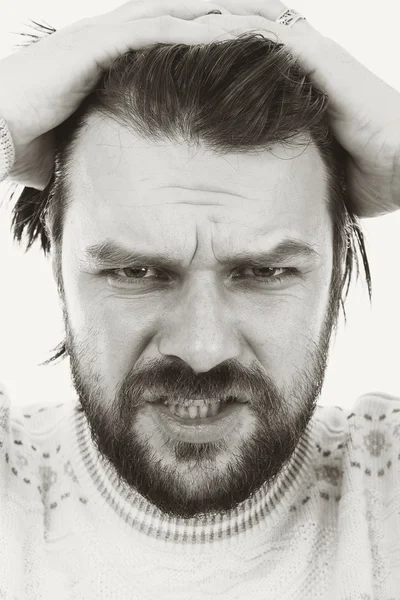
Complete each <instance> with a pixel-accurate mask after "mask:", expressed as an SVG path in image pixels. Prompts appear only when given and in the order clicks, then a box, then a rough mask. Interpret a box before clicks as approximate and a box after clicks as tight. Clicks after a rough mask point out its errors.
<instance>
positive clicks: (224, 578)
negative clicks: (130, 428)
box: [0, 386, 400, 600]
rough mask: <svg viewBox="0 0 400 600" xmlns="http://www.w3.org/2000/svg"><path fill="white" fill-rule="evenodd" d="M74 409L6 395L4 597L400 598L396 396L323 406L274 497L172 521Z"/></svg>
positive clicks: (1, 528)
mask: <svg viewBox="0 0 400 600" xmlns="http://www.w3.org/2000/svg"><path fill="white" fill-rule="evenodd" d="M78 407H79V402H78V400H77V398H74V397H72V398H71V401H68V402H64V403H61V404H54V405H50V406H49V405H40V404H35V405H30V406H27V407H23V408H21V407H14V406H11V405H10V401H9V398H8V395H7V391H6V389H5V387H4V386H0V534H1V544H0V598H2V599H3V598H4V599H6V600H47V599H49V600H50V599H51V600H89V599H90V600H92V599H93V600H103V599H104V600H112V599H115V600H128V599H129V600H205V599H207V598H215V599H218V600H248V599H251V600H267V599H268V600H275V599H276V600H278V599H279V600H284V599H290V600H296V599H301V600H314V599H315V600H316V599H321V600H322V599H323V600H327V599H332V600H400V399H399V398H394V397H391V396H388V395H385V394H370V395H366V396H362V397H361V398H359V399H358V400H357V402H356V403H355V404H354V407H353V409H352V410H350V411H347V410H344V409H342V408H340V407H339V406H329V407H327V406H321V405H318V407H317V410H316V412H315V414H314V417H313V419H312V420H311V421H310V423H309V425H308V427H307V430H306V432H305V434H304V436H303V437H302V439H301V441H300V443H299V445H298V447H297V449H296V451H295V453H294V455H293V457H292V459H291V460H290V461H289V462H288V463H287V464H286V466H285V468H284V469H283V471H282V472H281V474H280V476H279V477H278V478H277V479H276V481H275V483H274V484H273V485H272V487H268V489H264V488H261V489H260V490H259V492H258V493H256V494H255V495H254V496H253V497H252V498H249V499H247V500H245V501H244V502H243V503H242V504H241V505H239V507H238V508H236V509H235V510H233V511H231V512H230V513H228V514H225V515H223V516H222V515H221V516H215V517H213V518H208V519H207V520H203V521H201V520H200V519H196V518H194V519H187V520H185V519H179V518H177V519H172V518H170V517H169V516H167V515H165V514H163V513H161V512H160V511H159V509H158V508H156V507H155V506H153V505H152V504H150V503H149V502H148V501H147V500H146V499H145V498H144V497H142V496H141V495H139V494H138V493H137V492H136V491H135V490H133V489H130V488H128V487H127V486H126V487H125V485H126V484H124V483H123V482H120V483H118V481H117V478H116V473H115V472H114V471H113V468H112V467H111V466H110V464H109V463H106V462H105V459H104V458H102V457H101V455H100V454H99V453H98V450H97V449H96V447H95V445H94V444H93V442H92V441H91V436H90V430H89V426H88V423H87V421H86V417H85V415H84V413H82V412H79V411H78V410H77V408H78Z"/></svg>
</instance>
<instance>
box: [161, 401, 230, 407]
mask: <svg viewBox="0 0 400 600" xmlns="http://www.w3.org/2000/svg"><path fill="white" fill-rule="evenodd" d="M219 403H220V400H208V401H206V400H194V401H193V402H191V401H190V400H187V401H185V402H184V403H183V406H208V405H209V404H219ZM164 404H179V402H177V401H173V400H166V401H165V402H164Z"/></svg>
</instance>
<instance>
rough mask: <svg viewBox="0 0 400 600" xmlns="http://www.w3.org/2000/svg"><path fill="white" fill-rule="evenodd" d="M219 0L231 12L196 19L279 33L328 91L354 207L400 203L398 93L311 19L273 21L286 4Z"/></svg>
mask: <svg viewBox="0 0 400 600" xmlns="http://www.w3.org/2000/svg"><path fill="white" fill-rule="evenodd" d="M219 4H220V6H223V7H224V8H225V9H227V11H228V14H222V15H210V16H203V17H199V18H197V19H196V21H197V22H200V23H204V24H210V25H214V24H215V26H217V25H218V26H219V27H221V28H223V29H224V30H225V31H229V32H231V33H233V32H234V30H236V31H235V33H237V34H239V33H244V32H245V31H254V32H255V33H262V34H263V35H264V36H265V37H268V38H270V39H273V40H277V38H278V40H277V41H280V42H282V43H284V44H285V45H286V46H287V47H288V50H289V51H290V53H291V54H292V55H293V56H294V57H295V58H296V59H297V60H298V61H299V63H300V64H301V66H302V67H303V68H304V69H305V70H306V72H307V73H308V74H309V76H310V78H311V80H312V81H313V83H314V84H315V85H316V86H317V87H318V88H319V89H320V90H322V91H323V92H325V93H326V94H327V95H328V98H329V107H328V115H329V118H330V124H331V127H332V130H333V133H334V135H335V137H336V139H337V140H338V142H339V143H340V144H341V146H342V147H343V148H345V150H346V151H347V152H348V154H349V156H348V162H347V182H348V186H349V193H350V198H351V201H352V209H353V210H354V211H355V213H356V214H357V215H358V216H360V217H372V216H377V215H382V214H385V213H388V212H392V211H394V210H397V209H398V208H400V94H399V93H398V92H397V91H395V90H394V89H393V88H391V87H390V86H389V85H387V84H386V83H384V82H383V81H382V80H381V79H379V78H378V77H376V76H375V75H374V74H373V73H371V72H370V71H369V70H368V69H367V68H366V67H364V66H363V65H362V64H360V63H359V62H358V61H357V60H356V59H355V58H354V57H352V56H351V55H350V54H349V53H348V52H347V51H346V50H344V48H342V47H341V46H339V45H338V44H337V43H336V42H334V41H333V40H331V39H329V38H326V37H324V36H323V35H322V34H320V33H319V32H318V31H316V30H315V29H314V28H313V27H312V26H311V25H310V24H309V23H308V21H304V20H301V21H297V23H295V24H294V25H293V26H292V27H288V26H285V25H280V24H278V23H275V20H276V19H277V17H278V16H279V15H280V14H281V13H282V12H283V11H284V10H285V9H286V8H287V7H286V6H285V5H284V4H282V2H280V0H221V1H220V2H219ZM239 15H240V16H239ZM305 16H306V15H305ZM238 30H239V31H238Z"/></svg>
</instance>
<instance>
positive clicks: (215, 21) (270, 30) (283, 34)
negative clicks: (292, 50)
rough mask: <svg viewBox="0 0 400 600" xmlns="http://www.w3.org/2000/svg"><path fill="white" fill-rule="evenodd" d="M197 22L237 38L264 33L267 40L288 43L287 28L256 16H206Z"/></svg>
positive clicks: (199, 18)
mask: <svg viewBox="0 0 400 600" xmlns="http://www.w3.org/2000/svg"><path fill="white" fill-rule="evenodd" d="M195 22H196V23H201V24H203V25H207V26H211V25H215V26H216V25H218V26H219V27H220V28H221V29H223V30H224V31H227V32H229V33H231V34H233V35H235V36H238V35H240V34H241V33H244V32H254V33H262V34H263V35H265V37H267V38H271V39H275V40H276V39H278V40H279V41H281V42H283V43H286V40H287V37H288V32H287V27H285V26H284V25H280V24H278V23H275V22H274V21H269V20H268V19H266V18H264V17H260V16H255V15H252V16H242V15H229V14H228V15H204V16H202V17H198V18H197V19H196V20H195ZM289 36H290V34H289Z"/></svg>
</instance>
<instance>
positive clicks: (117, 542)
mask: <svg viewBox="0 0 400 600" xmlns="http://www.w3.org/2000/svg"><path fill="white" fill-rule="evenodd" d="M210 10H214V11H219V13H220V14H212V15H209V16H207V15H206V13H207V12H209V11H210ZM256 14H257V15H260V16H254V15H256ZM163 15H172V16H167V17H165V16H163ZM41 33H42V34H43V33H46V32H43V31H42V32H41ZM47 33H49V34H50V35H48V36H43V35H39V36H38V38H37V40H36V43H35V44H33V45H31V46H29V47H28V48H26V49H24V50H23V51H22V52H18V53H16V54H14V55H13V56H11V57H8V58H7V59H5V60H4V61H2V62H1V63H0V77H1V80H2V81H3V82H5V86H4V89H5V93H4V95H3V97H2V99H1V102H0V115H1V116H2V118H3V121H2V132H3V138H2V139H3V142H2V147H3V151H2V156H3V159H2V160H3V165H4V166H3V177H6V176H8V177H9V178H10V179H11V180H14V181H18V182H20V183H24V184H25V189H24V191H23V192H22V194H21V196H20V197H19V199H18V200H17V202H16V205H15V210H14V219H13V226H14V234H15V237H16V238H17V239H21V236H22V234H23V233H24V232H25V231H26V232H27V233H28V246H29V245H30V244H31V243H32V242H33V241H34V240H35V239H36V238H37V237H40V240H41V243H42V247H43V249H44V250H45V252H47V251H49V250H50V251H51V259H52V264H53V271H54V277H55V281H56V283H57V286H58V290H59V293H60V299H61V302H62V308H63V315H64V321H65V328H66V340H65V342H63V343H62V344H60V347H59V349H58V352H57V354H56V356H55V358H57V357H61V356H66V355H68V356H69V359H70V365H71V375H72V379H73V383H74V387H75V389H76V392H77V398H76V400H74V401H73V402H71V403H67V404H61V405H60V404H58V405H55V406H54V407H42V406H35V407H34V409H28V408H26V409H24V410H23V411H22V412H21V414H17V413H16V412H14V410H15V409H12V408H11V415H10V404H9V400H8V398H7V396H6V391H5V390H3V392H2V394H3V396H2V398H3V420H2V448H1V450H2V454H3V457H2V461H1V463H0V464H1V478H2V481H3V484H2V488H1V489H2V495H1V504H2V510H1V516H2V518H1V531H2V537H3V540H4V543H3V545H2V546H3V550H2V554H1V555H0V556H1V559H0V586H1V587H0V589H1V594H2V597H4V598H25V597H27V598H28V597H29V598H33V599H36V598H47V597H49V598H50V597H56V598H68V599H69V598H96V599H97V598H118V599H123V598H140V599H147V598H174V599H175V598H178V597H182V598H185V599H189V598H190V599H200V598H207V597H213V598H214V597H215V598H223V599H228V598H229V599H236V598H238V599H239V598H254V599H265V598H291V599H292V598H304V599H305V598H317V597H323V598H335V599H336V598H338V599H344V598H346V599H348V598H354V599H355V598H371V599H372V598H382V599H383V598H385V599H387V598H393V599H394V598H400V541H399V539H400V538H399V533H400V521H399V511H400V477H399V474H400V464H399V456H400V455H399V452H400V442H399V438H400V420H399V415H400V400H399V399H395V398H390V397H387V396H385V395H380V396H377V395H368V396H365V397H363V398H361V399H359V400H358V401H357V402H356V403H355V405H354V409H353V411H351V412H350V413H349V414H345V412H344V411H342V410H341V409H340V408H338V407H326V408H322V407H320V406H319V407H318V406H317V400H318V396H319V393H320V389H321V385H322V382H323V377H324V372H325V368H326V361H327V356H328V351H329V343H330V339H331V333H332V331H333V329H334V327H335V325H336V321H337V316H338V311H339V308H340V303H341V301H342V300H343V299H344V297H345V295H346V288H347V285H348V283H349V281H350V277H351V271H352V266H353V263H354V262H355V261H356V257H357V254H356V251H357V244H358V247H359V250H360V252H361V254H362V257H363V261H364V267H365V271H366V275H367V278H368V280H369V271H368V261H367V259H366V256H365V248H364V245H363V239H362V234H361V232H360V230H359V228H358V224H357V216H366V215H368V216H371V215H373V214H382V213H384V212H389V211H393V210H396V209H397V208H398V207H399V202H400V170H399V155H400V152H399V149H400V141H399V140H400V131H399V129H400V127H399V122H400V119H399V117H400V98H399V94H398V93H397V92H395V91H394V90H392V89H391V88H389V87H388V86H387V85H385V84H384V83H383V82H381V81H380V80H379V79H378V78H376V77H375V76H373V75H372V74H371V73H369V72H368V71H367V70H366V69H365V68H364V67H362V66H361V65H359V63H357V62H356V61H355V60H354V59H352V58H351V57H349V56H348V55H347V54H346V53H345V52H344V51H343V50H342V49H341V48H340V47H338V46H337V45H336V44H335V43H334V42H332V41H330V40H327V39H326V38H323V37H322V36H321V35H320V34H318V33H317V32H316V31H315V30H314V29H313V28H312V27H311V26H310V25H309V24H308V23H307V21H306V20H305V19H304V18H301V15H298V14H296V13H294V12H293V11H290V10H289V11H288V10H287V9H286V7H285V6H284V5H282V4H281V3H280V2H279V1H278V0H273V1H272V0H271V1H267V2H258V1H254V2H246V3H241V2H240V1H239V0H224V1H223V2H221V3H219V4H205V3H204V2H202V1H201V0H190V1H189V2H186V3H185V5H183V4H182V3H172V2H171V3H166V2H163V3H154V2H149V1H148V0H146V1H144V2H137V1H135V2H129V3H127V4H126V5H123V6H122V7H120V8H118V9H116V10H115V11H113V12H112V13H108V14H107V15H103V16H100V17H95V18H94V19H89V20H84V21H81V22H79V23H77V24H74V25H73V26H71V27H69V28H65V29H64V30H61V31H60V32H56V33H54V32H52V30H49V31H47ZM157 41H158V42H162V43H161V44H156V42H157ZM278 41H281V42H283V43H278ZM152 44H153V45H152ZM154 44H155V45H154ZM295 59H297V60H295ZM104 70H105V71H106V72H105V73H103V71H104ZM311 73H312V80H313V82H314V81H315V83H314V84H312V83H311V80H310V78H309V75H311ZM39 74H40V76H39ZM100 76H101V78H100V80H99V77H100ZM16 82H17V83H16ZM350 82H351V84H352V85H350ZM361 86H362V89H361ZM328 101H329V104H328ZM382 106H385V111H382V109H381V107H382Z"/></svg>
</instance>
